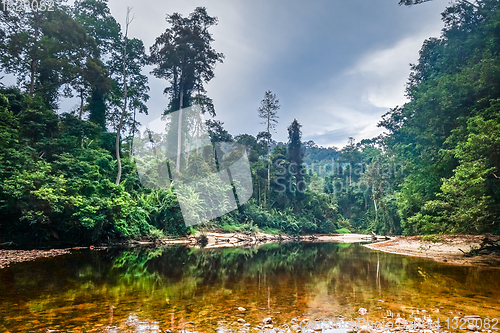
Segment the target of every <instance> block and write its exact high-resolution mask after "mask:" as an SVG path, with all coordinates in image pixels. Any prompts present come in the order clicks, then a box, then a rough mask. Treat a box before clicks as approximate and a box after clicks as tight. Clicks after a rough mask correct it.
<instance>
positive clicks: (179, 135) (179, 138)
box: [175, 73, 184, 172]
mask: <svg viewBox="0 0 500 333" xmlns="http://www.w3.org/2000/svg"><path fill="white" fill-rule="evenodd" d="M183 86H184V82H183V78H182V73H181V84H180V88H179V89H180V92H179V99H180V100H179V119H178V121H177V160H176V165H175V168H176V170H177V172H180V171H181V151H182V106H183V105H182V99H183V98H184V91H183V89H184V88H183Z"/></svg>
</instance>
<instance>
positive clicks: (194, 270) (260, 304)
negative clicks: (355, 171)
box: [0, 243, 500, 332]
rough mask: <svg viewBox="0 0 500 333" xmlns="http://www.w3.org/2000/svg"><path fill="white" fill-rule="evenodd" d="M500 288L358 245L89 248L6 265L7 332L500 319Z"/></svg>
mask: <svg viewBox="0 0 500 333" xmlns="http://www.w3.org/2000/svg"><path fill="white" fill-rule="evenodd" d="M499 296H500V270H498V269H488V268H474V267H458V266H450V265H443V264H438V263H435V262H432V261H427V260H423V259H419V258H413V257H404V256H399V255H393V254H388V253H382V252H376V251H373V250H370V249H366V248H364V247H362V246H361V245H360V244H352V245H350V244H338V243H321V244H313V243H289V244H283V245H279V244H269V245H265V246H262V247H259V248H253V249H246V248H230V249H211V250H208V249H197V248H187V247H183V246H172V247H165V248H156V249H137V248H135V249H130V250H127V251H119V250H117V249H109V250H105V251H80V252H76V253H73V254H71V255H66V256H61V257H55V258H43V259H40V260H37V261H34V262H25V263H19V264H13V265H11V267H9V268H6V269H3V270H0V331H21V332H23V331H26V332H27V331H39V330H46V329H51V330H62V331H65V332H68V331H75V332H78V331H85V332H87V331H108V332H120V331H147V328H148V327H149V328H150V329H151V330H150V331H156V330H157V329H161V330H162V331H164V330H166V329H173V330H177V329H179V328H183V327H186V328H189V327H192V326H196V329H198V330H203V331H212V330H215V329H216V328H217V327H218V323H220V322H225V323H226V325H228V326H234V327H242V325H243V323H242V321H241V320H240V322H238V319H244V320H245V321H246V322H247V323H250V324H251V325H252V327H255V326H256V325H257V324H258V323H260V322H262V319H263V318H265V317H272V318H273V322H274V323H277V324H285V323H290V320H291V319H292V318H294V317H296V318H298V319H299V320H300V319H302V318H331V319H336V318H338V316H339V315H343V316H345V317H346V318H357V317H359V315H358V314H357V310H358V309H359V308H360V307H364V308H366V309H368V315H369V316H370V317H371V318H382V317H384V316H386V315H387V313H388V311H391V312H392V313H395V314H396V313H399V314H401V316H406V317H408V316H411V315H413V316H417V312H416V311H417V309H419V311H420V312H419V313H420V314H422V312H421V311H422V310H424V311H427V315H431V316H432V317H433V318H439V319H440V320H446V318H453V317H454V316H456V315H460V313H462V314H465V315H467V314H476V315H481V316H482V317H489V318H499V317H500V310H498V309H500V301H499ZM239 307H243V308H245V311H240V310H238V308H239ZM438 311H439V312H438ZM424 313H426V312H424ZM141 325H142V326H141ZM140 327H142V329H141V328H140Z"/></svg>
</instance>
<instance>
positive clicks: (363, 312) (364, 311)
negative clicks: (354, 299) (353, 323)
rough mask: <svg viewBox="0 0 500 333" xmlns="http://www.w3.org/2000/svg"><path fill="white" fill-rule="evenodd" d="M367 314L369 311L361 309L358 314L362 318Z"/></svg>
mask: <svg viewBox="0 0 500 333" xmlns="http://www.w3.org/2000/svg"><path fill="white" fill-rule="evenodd" d="M367 312H368V310H366V309H365V308H359V310H358V313H359V314H360V315H362V316H364V315H365V314H366V313H367Z"/></svg>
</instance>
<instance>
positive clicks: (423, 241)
mask: <svg viewBox="0 0 500 333" xmlns="http://www.w3.org/2000/svg"><path fill="white" fill-rule="evenodd" d="M484 238H485V236H482V235H440V236H437V235H436V236H411V237H397V238H393V239H391V240H388V241H385V242H379V243H373V244H366V245H365V246H366V247H368V248H370V249H373V250H378V251H383V252H388V253H394V254H401V255H407V256H412V257H420V258H426V259H431V260H435V261H438V262H442V263H447V264H453V265H462V266H497V267H500V254H499V253H496V254H495V253H493V254H481V253H480V254H479V255H476V256H470V257H467V256H465V255H464V252H465V253H468V252H470V251H471V249H479V248H480V245H481V243H482V241H483V239H484ZM490 239H492V240H494V241H498V240H499V239H500V237H499V236H490Z"/></svg>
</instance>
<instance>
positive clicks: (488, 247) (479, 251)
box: [459, 234, 500, 257]
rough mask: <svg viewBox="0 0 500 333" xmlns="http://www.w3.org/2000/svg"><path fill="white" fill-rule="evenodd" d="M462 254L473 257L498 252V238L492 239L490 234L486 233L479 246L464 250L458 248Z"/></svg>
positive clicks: (499, 241) (499, 252)
mask: <svg viewBox="0 0 500 333" xmlns="http://www.w3.org/2000/svg"><path fill="white" fill-rule="evenodd" d="M459 250H460V251H461V252H462V253H463V254H464V256H466V257H473V256H477V255H488V254H495V253H496V254H500V240H493V239H492V238H491V235H489V234H486V236H485V237H484V238H483V240H482V242H481V244H480V245H479V248H472V247H471V249H470V250H469V251H468V252H465V251H463V250H462V249H459Z"/></svg>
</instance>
